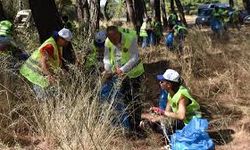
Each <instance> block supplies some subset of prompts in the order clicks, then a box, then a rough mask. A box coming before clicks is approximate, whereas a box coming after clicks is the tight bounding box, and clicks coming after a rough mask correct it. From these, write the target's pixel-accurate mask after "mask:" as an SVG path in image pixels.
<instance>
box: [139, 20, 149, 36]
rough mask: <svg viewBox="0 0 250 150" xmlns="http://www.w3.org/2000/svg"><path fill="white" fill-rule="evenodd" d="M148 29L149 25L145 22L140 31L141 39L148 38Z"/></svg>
mask: <svg viewBox="0 0 250 150" xmlns="http://www.w3.org/2000/svg"><path fill="white" fill-rule="evenodd" d="M146 28H147V23H146V22H143V24H142V26H141V29H140V37H147V36H148V33H147V31H146Z"/></svg>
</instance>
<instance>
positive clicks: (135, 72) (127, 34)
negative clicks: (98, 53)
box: [105, 28, 144, 78]
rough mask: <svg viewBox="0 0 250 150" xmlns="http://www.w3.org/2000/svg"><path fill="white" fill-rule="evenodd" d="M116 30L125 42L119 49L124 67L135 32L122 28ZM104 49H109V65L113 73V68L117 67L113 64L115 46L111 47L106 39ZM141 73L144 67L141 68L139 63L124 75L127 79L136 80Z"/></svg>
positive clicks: (111, 44)
mask: <svg viewBox="0 0 250 150" xmlns="http://www.w3.org/2000/svg"><path fill="white" fill-rule="evenodd" d="M118 30H119V31H120V32H121V34H122V36H123V38H124V40H125V42H124V43H123V45H122V47H121V51H122V56H121V65H124V64H126V63H127V62H128V61H129V59H130V52H129V48H130V46H131V44H132V42H133V40H134V39H135V38H136V31H133V30H128V29H123V28H119V29H118ZM105 47H107V48H108V49H109V54H110V63H111V65H112V71H114V70H115V67H116V65H117V64H116V63H115V45H113V43H112V42H111V41H110V40H109V39H108V38H107V39H106V41H105ZM143 73H144V67H143V63H142V62H141V61H140V62H139V63H138V64H137V65H136V66H135V67H134V68H133V69H132V70H130V71H129V72H128V73H126V75H127V76H128V77H129V78H137V77H139V76H140V75H142V74H143Z"/></svg>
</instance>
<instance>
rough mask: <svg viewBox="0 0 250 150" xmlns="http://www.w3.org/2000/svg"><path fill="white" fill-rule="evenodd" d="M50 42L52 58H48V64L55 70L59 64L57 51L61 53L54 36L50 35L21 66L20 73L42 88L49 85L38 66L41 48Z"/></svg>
mask: <svg viewBox="0 0 250 150" xmlns="http://www.w3.org/2000/svg"><path fill="white" fill-rule="evenodd" d="M47 44H51V45H52V46H53V48H54V53H53V58H49V60H48V64H49V65H50V67H51V68H52V69H53V70H54V71H56V69H58V68H59V67H60V65H61V62H60V58H59V53H61V48H58V47H57V44H56V42H55V40H54V38H52V37H50V38H49V39H48V40H46V41H45V42H44V43H43V44H42V45H41V46H40V47H39V48H38V49H37V50H35V51H34V52H33V53H32V55H31V56H30V57H29V59H28V60H26V62H25V63H24V64H23V65H22V66H21V68H20V73H21V74H22V75H23V76H24V77H25V78H26V79H28V80H29V81H30V82H31V83H33V84H36V85H38V86H40V87H42V88H46V87H48V86H49V81H48V79H47V78H46V77H45V76H44V74H43V72H42V68H41V66H40V63H39V61H40V58H41V49H42V48H43V47H44V46H45V45H47Z"/></svg>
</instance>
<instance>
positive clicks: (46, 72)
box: [40, 51, 52, 75]
mask: <svg viewBox="0 0 250 150" xmlns="http://www.w3.org/2000/svg"><path fill="white" fill-rule="evenodd" d="M48 60H49V55H48V53H47V52H46V51H43V52H42V56H41V61H40V64H41V68H42V71H43V73H44V75H52V73H51V72H50V69H49V64H48V63H47V62H48Z"/></svg>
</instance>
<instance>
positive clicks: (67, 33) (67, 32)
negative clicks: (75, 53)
mask: <svg viewBox="0 0 250 150" xmlns="http://www.w3.org/2000/svg"><path fill="white" fill-rule="evenodd" d="M58 35H59V36H60V37H62V38H63V39H65V40H66V41H68V42H70V41H71V39H72V33H71V31H70V30H69V29H66V28H63V29H61V30H60V31H59V32H58Z"/></svg>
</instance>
